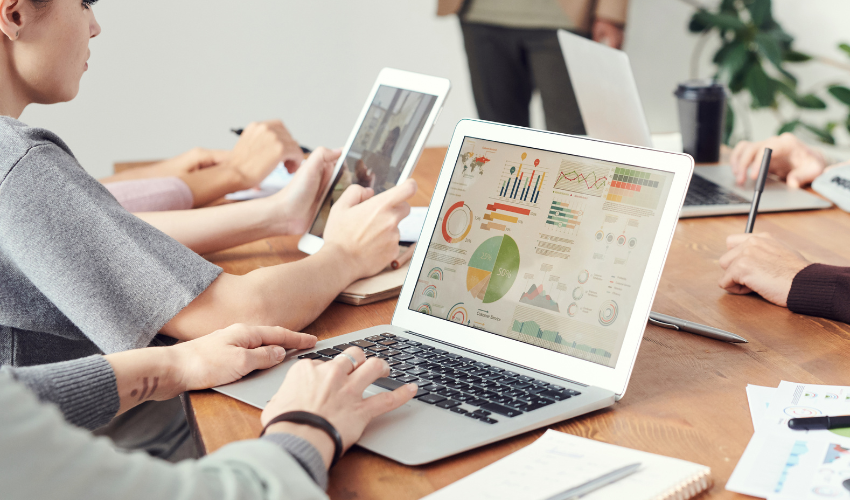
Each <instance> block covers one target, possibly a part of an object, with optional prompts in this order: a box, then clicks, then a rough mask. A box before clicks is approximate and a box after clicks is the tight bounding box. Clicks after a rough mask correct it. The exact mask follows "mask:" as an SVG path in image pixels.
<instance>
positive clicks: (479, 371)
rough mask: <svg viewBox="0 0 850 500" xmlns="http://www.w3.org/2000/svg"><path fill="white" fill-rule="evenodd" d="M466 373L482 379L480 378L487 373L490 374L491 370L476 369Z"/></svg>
mask: <svg viewBox="0 0 850 500" xmlns="http://www.w3.org/2000/svg"><path fill="white" fill-rule="evenodd" d="M466 373H468V374H470V375H474V376H476V377H480V376H482V375H484V374H485V373H490V370H487V369H484V368H478V367H476V368H475V370H468V371H467V372H466Z"/></svg>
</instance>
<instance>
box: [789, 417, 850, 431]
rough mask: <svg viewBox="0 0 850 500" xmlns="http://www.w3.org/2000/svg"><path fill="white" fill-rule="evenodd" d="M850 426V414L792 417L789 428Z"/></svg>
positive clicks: (806, 429) (808, 429) (819, 429)
mask: <svg viewBox="0 0 850 500" xmlns="http://www.w3.org/2000/svg"><path fill="white" fill-rule="evenodd" d="M844 427H850V415H844V416H841V417H806V418H792V419H791V420H789V421H788V428H789V429H794V430H795V431H821V430H826V429H842V428H844Z"/></svg>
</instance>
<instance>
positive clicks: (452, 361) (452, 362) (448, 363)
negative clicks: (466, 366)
mask: <svg viewBox="0 0 850 500" xmlns="http://www.w3.org/2000/svg"><path fill="white" fill-rule="evenodd" d="M460 364H461V363H460V361H458V360H456V359H450V360H448V361H443V366H451V367H453V368H454V367H456V366H460Z"/></svg>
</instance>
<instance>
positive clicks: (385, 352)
mask: <svg viewBox="0 0 850 500" xmlns="http://www.w3.org/2000/svg"><path fill="white" fill-rule="evenodd" d="M384 354H386V355H387V356H389V357H393V356H398V355H399V354H404V353H402V352H401V351H397V350H395V349H390V350H389V351H384Z"/></svg>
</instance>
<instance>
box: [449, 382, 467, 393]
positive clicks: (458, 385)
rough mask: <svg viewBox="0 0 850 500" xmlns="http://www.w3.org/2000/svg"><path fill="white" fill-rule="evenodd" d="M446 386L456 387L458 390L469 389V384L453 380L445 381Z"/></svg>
mask: <svg viewBox="0 0 850 500" xmlns="http://www.w3.org/2000/svg"><path fill="white" fill-rule="evenodd" d="M446 387H448V388H449V389H457V390H460V391H465V390H466V389H469V387H470V386H469V384H463V383H461V382H457V381H453V382H449V383H447V384H446Z"/></svg>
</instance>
